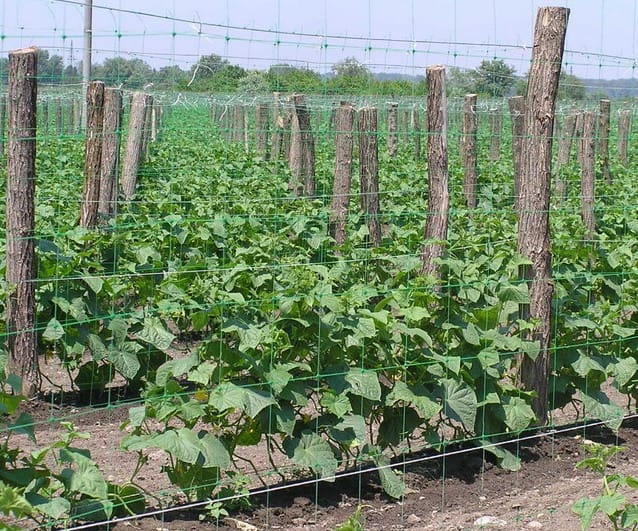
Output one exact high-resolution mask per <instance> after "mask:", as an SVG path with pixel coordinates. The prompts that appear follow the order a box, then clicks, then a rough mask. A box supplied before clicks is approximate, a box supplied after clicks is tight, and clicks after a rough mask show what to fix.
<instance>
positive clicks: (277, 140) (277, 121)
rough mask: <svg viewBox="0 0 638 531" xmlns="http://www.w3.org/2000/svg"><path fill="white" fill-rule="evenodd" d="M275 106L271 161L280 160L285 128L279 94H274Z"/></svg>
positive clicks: (273, 109) (273, 111)
mask: <svg viewBox="0 0 638 531" xmlns="http://www.w3.org/2000/svg"><path fill="white" fill-rule="evenodd" d="M273 100H274V105H273V108H272V122H273V123H272V131H273V132H272V143H271V145H270V160H279V158H280V157H281V141H282V136H283V128H284V117H283V115H282V112H281V102H280V101H279V92H273Z"/></svg>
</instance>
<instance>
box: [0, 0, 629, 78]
mask: <svg viewBox="0 0 638 531" xmlns="http://www.w3.org/2000/svg"><path fill="white" fill-rule="evenodd" d="M93 1H94V5H95V7H94V48H95V54H94V62H101V61H102V60H104V59H105V58H107V57H113V56H115V55H123V56H126V57H129V58H130V57H140V58H142V59H144V60H145V61H147V62H149V63H150V64H152V65H153V66H156V67H158V66H162V65H163V64H179V65H180V66H181V67H183V68H189V67H190V65H191V64H193V63H194V62H195V61H196V60H197V57H198V56H199V55H204V54H209V53H216V54H219V55H221V56H223V57H227V58H228V59H229V60H230V61H231V62H233V63H237V64H241V65H242V66H244V67H248V68H256V69H266V68H268V66H269V65H270V64H273V63H277V62H289V63H298V64H302V65H304V66H305V65H308V66H310V67H311V68H314V69H316V70H319V71H327V70H329V68H330V65H331V64H333V63H334V62H336V61H339V60H341V59H343V58H344V57H346V56H354V57H356V58H357V59H358V60H359V61H361V62H363V63H365V64H367V65H369V66H370V68H371V69H372V70H374V71H391V72H401V73H408V74H422V73H423V69H424V67H425V66H427V65H431V64H445V65H448V66H451V65H456V66H460V67H463V68H465V67H467V68H474V67H475V66H476V65H477V64H478V63H479V62H480V61H481V60H483V59H493V58H495V57H499V58H503V59H504V60H505V61H506V62H507V63H508V64H510V65H511V66H513V67H515V68H516V70H517V72H519V73H523V72H525V71H526V70H527V67H528V59H529V48H528V46H529V44H530V43H531V40H532V31H533V25H534V19H535V15H536V10H537V8H538V7H539V6H541V5H547V2H539V1H537V0H438V1H432V0H393V1H388V0H93ZM82 4H83V0H0V29H1V31H2V35H4V38H3V39H1V40H0V52H2V53H3V54H4V53H6V52H7V51H8V50H10V49H14V48H19V47H23V46H28V45H31V44H35V45H38V46H41V47H44V48H47V49H49V50H50V52H51V53H58V54H60V55H64V57H65V59H66V60H67V62H68V61H69V60H70V58H71V44H72V45H73V60H74V61H75V62H77V61H79V60H80V58H81V56H82V27H83V25H82V24H83V16H82ZM552 5H566V6H567V7H569V8H571V16H570V21H569V27H568V34H567V44H566V48H567V49H568V50H571V51H573V52H578V53H566V55H565V63H567V69H568V70H571V71H573V73H575V74H577V75H579V76H581V77H589V78H607V79H611V78H618V77H634V76H635V75H636V72H635V71H634V70H635V65H634V58H635V56H636V48H637V43H636V38H637V36H636V29H637V28H636V24H637V20H636V17H637V10H638V0H571V1H564V2H552ZM102 7H106V8H107V9H103V8H102ZM149 15H155V16H149ZM174 18H177V19H180V20H172V19H174ZM200 23H201V24H200ZM224 26H233V27H232V28H226V27H224ZM237 28H248V29H245V30H244V29H237ZM262 30H263V31H262ZM277 42H279V44H277ZM455 43H456V44H455ZM601 54H603V56H601Z"/></svg>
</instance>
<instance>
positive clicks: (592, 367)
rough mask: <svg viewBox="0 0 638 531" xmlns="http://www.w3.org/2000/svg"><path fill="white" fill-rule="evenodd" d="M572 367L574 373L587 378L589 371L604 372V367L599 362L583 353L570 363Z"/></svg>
mask: <svg viewBox="0 0 638 531" xmlns="http://www.w3.org/2000/svg"><path fill="white" fill-rule="evenodd" d="M572 368H573V369H574V371H576V374H578V375H579V376H581V377H582V378H587V376H588V375H589V373H590V372H591V371H600V372H602V373H603V374H604V373H605V369H604V367H603V366H602V365H601V364H600V363H598V362H597V361H596V360H595V359H594V358H592V357H591V356H588V355H587V354H583V353H581V354H580V356H579V358H578V359H577V360H576V361H575V362H573V363H572Z"/></svg>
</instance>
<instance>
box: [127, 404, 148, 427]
mask: <svg viewBox="0 0 638 531" xmlns="http://www.w3.org/2000/svg"><path fill="white" fill-rule="evenodd" d="M145 418H146V406H137V407H132V408H130V409H129V410H128V419H129V421H130V422H131V425H132V426H134V427H138V426H141V425H142V422H144V419H145Z"/></svg>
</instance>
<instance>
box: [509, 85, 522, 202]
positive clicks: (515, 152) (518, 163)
mask: <svg viewBox="0 0 638 531" xmlns="http://www.w3.org/2000/svg"><path fill="white" fill-rule="evenodd" d="M508 105H509V111H510V121H511V122H512V164H513V166H514V210H516V211H518V210H519V199H520V195H521V192H520V190H521V173H522V169H521V168H522V165H523V139H524V137H525V98H524V97H523V96H513V97H511V98H510V99H509V100H508Z"/></svg>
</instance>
